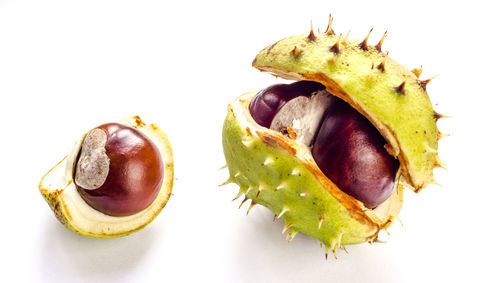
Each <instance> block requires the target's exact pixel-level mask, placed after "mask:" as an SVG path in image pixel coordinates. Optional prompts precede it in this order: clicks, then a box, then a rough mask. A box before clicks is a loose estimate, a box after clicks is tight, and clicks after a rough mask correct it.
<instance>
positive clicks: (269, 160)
mask: <svg viewBox="0 0 500 283" xmlns="http://www.w3.org/2000/svg"><path fill="white" fill-rule="evenodd" d="M273 162H274V160H273V159H272V158H271V157H268V158H266V160H264V163H262V165H264V166H267V165H269V164H271V163H273Z"/></svg>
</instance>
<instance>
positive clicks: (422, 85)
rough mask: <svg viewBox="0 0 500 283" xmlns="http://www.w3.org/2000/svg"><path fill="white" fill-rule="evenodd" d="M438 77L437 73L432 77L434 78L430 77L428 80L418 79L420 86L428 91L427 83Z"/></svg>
mask: <svg viewBox="0 0 500 283" xmlns="http://www.w3.org/2000/svg"><path fill="white" fill-rule="evenodd" d="M436 77H437V75H436V76H434V77H432V78H430V79H427V80H423V81H418V84H419V85H420V87H421V88H422V89H423V90H425V91H427V84H428V83H430V82H431V81H432V80H433V79H435V78H436Z"/></svg>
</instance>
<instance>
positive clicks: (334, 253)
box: [332, 248, 338, 259]
mask: <svg viewBox="0 0 500 283" xmlns="http://www.w3.org/2000/svg"><path fill="white" fill-rule="evenodd" d="M332 251H333V257H334V258H335V259H338V258H337V248H334V249H333V250H332Z"/></svg>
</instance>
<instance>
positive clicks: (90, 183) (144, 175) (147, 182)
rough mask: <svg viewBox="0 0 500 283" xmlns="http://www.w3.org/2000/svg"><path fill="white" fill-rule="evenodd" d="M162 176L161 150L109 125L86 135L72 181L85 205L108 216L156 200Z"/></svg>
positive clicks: (133, 131) (121, 127)
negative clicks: (73, 180)
mask: <svg viewBox="0 0 500 283" xmlns="http://www.w3.org/2000/svg"><path fill="white" fill-rule="evenodd" d="M163 173H164V168H163V162H162V157H161V155H160V151H159V150H158V148H157V147H156V146H155V144H154V143H153V142H152V141H151V140H150V139H149V138H148V137H147V136H146V135H144V134H143V133H141V132H140V131H139V130H137V129H135V128H132V127H129V126H126V125H123V124H118V123H108V124H104V125H101V126H98V127H96V128H94V129H92V130H91V131H90V132H89V133H88V134H87V135H86V137H85V139H84V141H83V145H82V149H81V152H80V154H79V157H78V161H77V163H76V168H75V173H74V174H75V178H74V179H75V184H76V188H77V190H78V192H79V194H80V195H81V197H82V198H83V199H84V200H85V202H86V203H87V204H88V205H90V206H91V207H93V208H94V209H96V210H98V211H100V212H102V213H104V214H107V215H111V216H127V215H132V214H135V213H137V212H139V211H141V210H143V209H145V208H146V207H148V206H149V205H150V204H151V203H152V202H153V201H154V200H155V198H156V195H157V194H158V192H159V190H160V188H161V185H162V180H163Z"/></svg>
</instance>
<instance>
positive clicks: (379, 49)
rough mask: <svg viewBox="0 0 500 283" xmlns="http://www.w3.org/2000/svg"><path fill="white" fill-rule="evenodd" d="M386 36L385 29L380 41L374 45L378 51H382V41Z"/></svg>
mask: <svg viewBox="0 0 500 283" xmlns="http://www.w3.org/2000/svg"><path fill="white" fill-rule="evenodd" d="M386 37H387V31H385V32H384V34H383V35H382V38H381V39H380V41H379V42H378V43H377V45H375V49H377V50H378V52H382V43H384V39H385V38H386Z"/></svg>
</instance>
